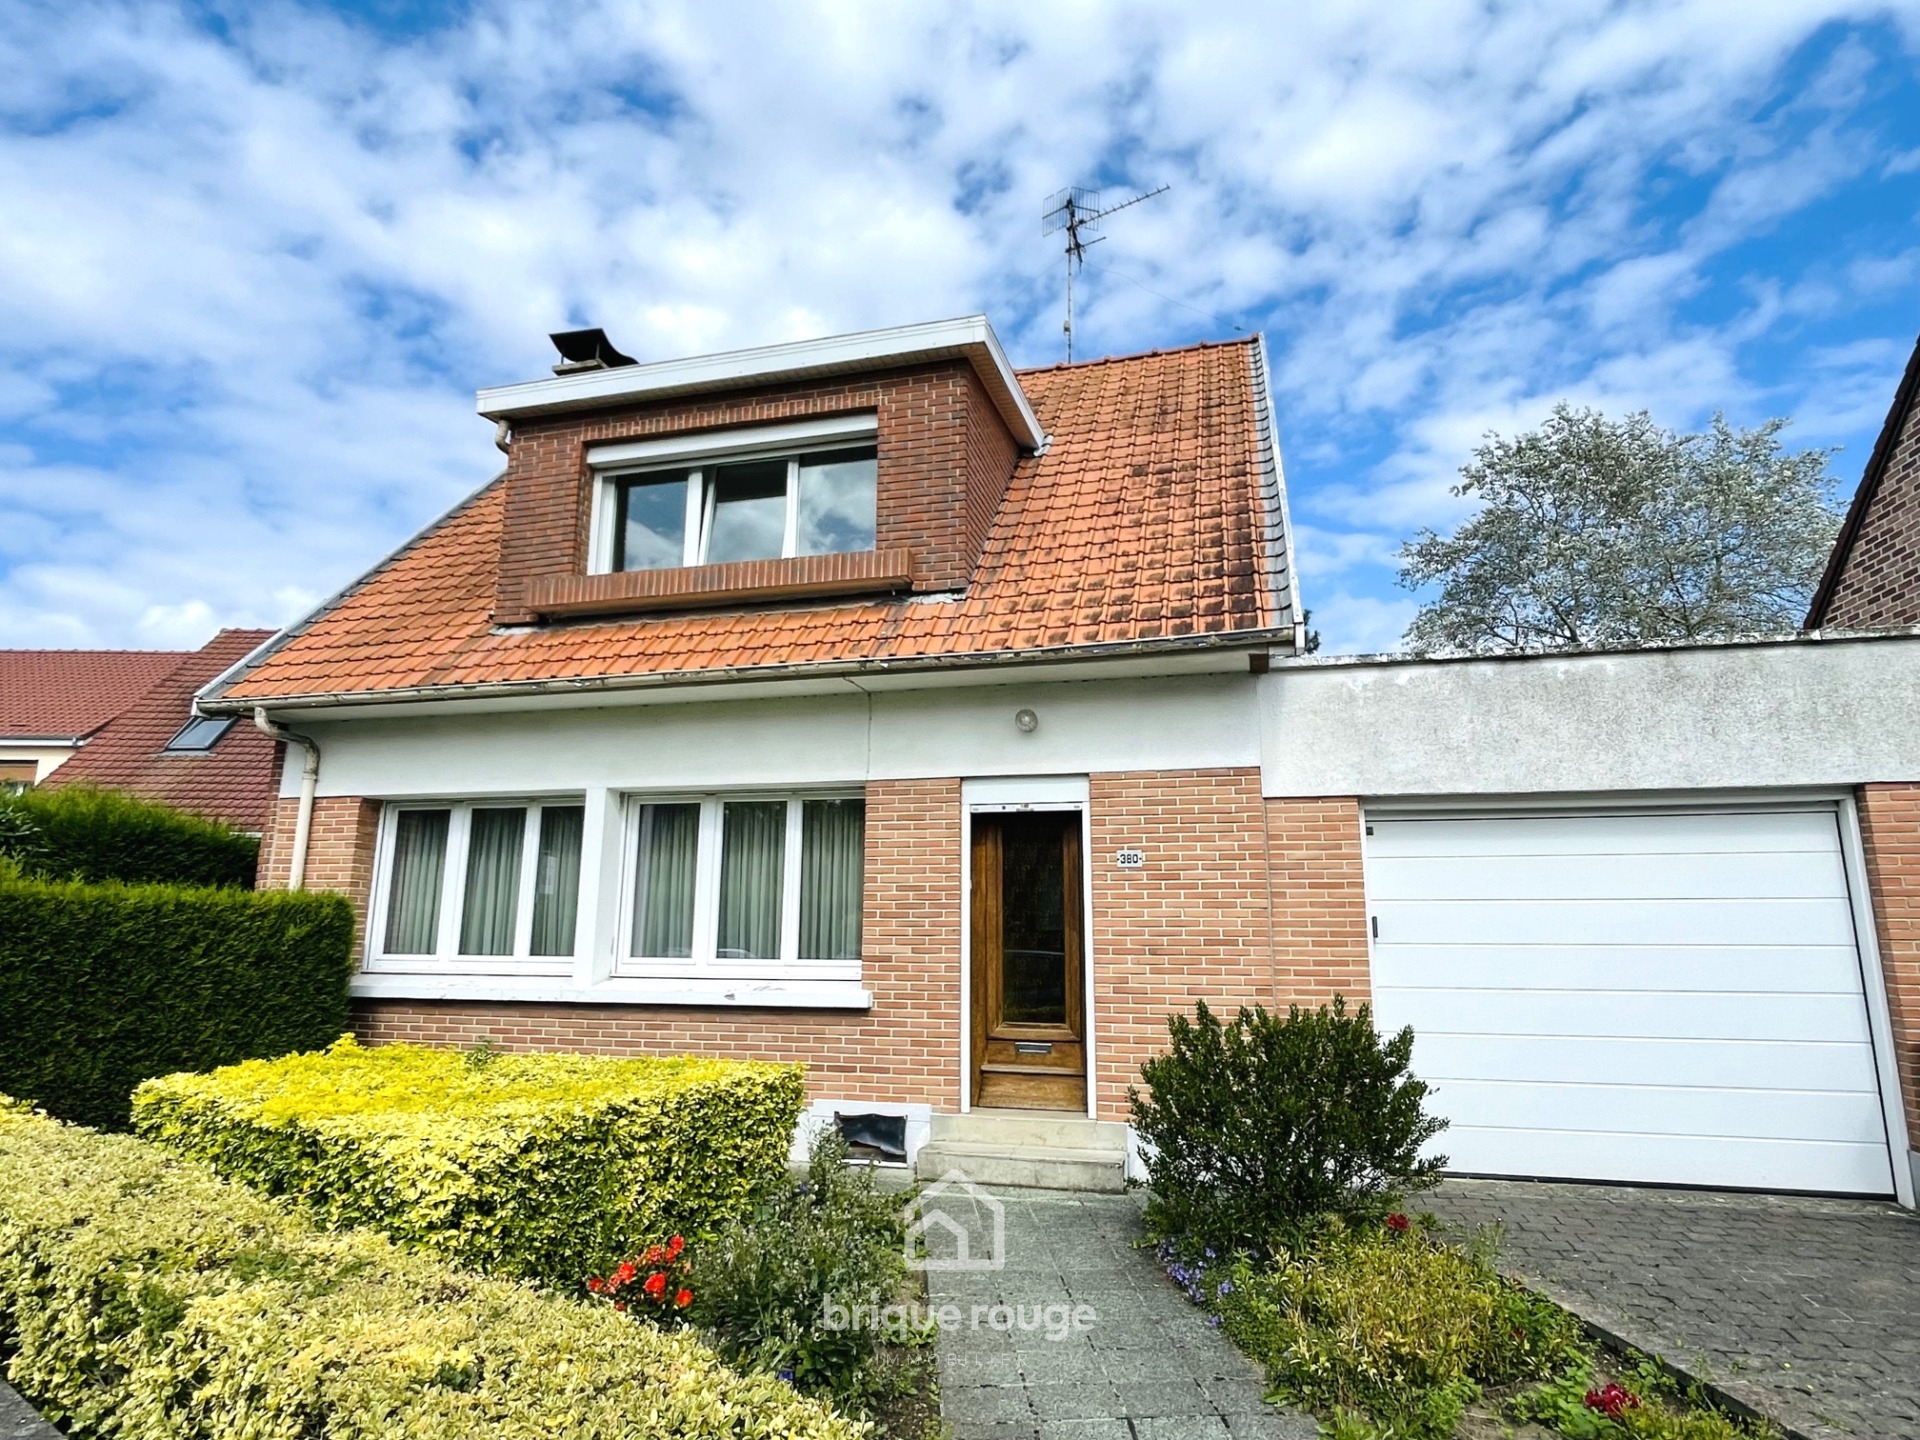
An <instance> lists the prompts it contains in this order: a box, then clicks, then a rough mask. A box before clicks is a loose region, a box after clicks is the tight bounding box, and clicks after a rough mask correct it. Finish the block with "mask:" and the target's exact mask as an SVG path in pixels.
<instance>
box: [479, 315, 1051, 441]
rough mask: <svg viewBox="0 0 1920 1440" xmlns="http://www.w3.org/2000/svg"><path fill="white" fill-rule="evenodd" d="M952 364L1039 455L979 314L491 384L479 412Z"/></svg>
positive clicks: (494, 415)
mask: <svg viewBox="0 0 1920 1440" xmlns="http://www.w3.org/2000/svg"><path fill="white" fill-rule="evenodd" d="M957 358H964V359H966V360H968V361H969V362H971V364H972V365H973V368H974V370H975V371H976V372H977V373H978V374H979V376H980V380H981V383H983V384H984V385H985V386H986V387H987V393H988V394H989V395H991V396H992V397H993V402H994V407H995V408H996V409H997V410H999V412H1000V416H1001V418H1002V419H1003V420H1005V421H1006V423H1007V428H1008V429H1009V430H1011V431H1012V432H1013V438H1014V439H1015V440H1016V441H1018V442H1019V443H1020V444H1021V445H1022V446H1024V447H1025V448H1026V449H1029V450H1037V449H1039V448H1040V446H1041V444H1042V443H1043V442H1044V440H1045V438H1046V437H1045V434H1044V432H1043V431H1042V430H1041V428H1040V421H1039V420H1038V419H1037V418H1036V417H1035V415H1034V413H1033V407H1032V406H1031V405H1029V404H1028V403H1027V397H1026V393H1025V392H1024V391H1023V390H1021V388H1020V381H1019V378H1018V377H1017V376H1016V375H1015V374H1014V373H1013V366H1012V365H1011V364H1010V363H1009V362H1008V360H1007V354H1006V351H1004V350H1002V349H1001V348H1000V341H999V339H998V338H997V337H996V336H995V335H994V333H993V327H992V326H991V325H989V324H988V323H987V317H986V316H984V315H965V316H961V317H960V318H958V319H954V320H932V321H928V322H926V323H924V324H920V325H897V326H894V327H892V328H890V329H886V330H862V331H858V332H856V333H854V334H851V335H830V336H827V337H826V338H824V339H820V340H797V341H790V342H788V343H787V344H784V345H761V346H756V347H755V348H753V349H751V350H729V351H725V352H724V353H722V354H718V355H695V356H691V357H689V358H687V359H684V360H659V361H654V362H652V363H649V364H645V365H621V366H616V367H614V368H613V369H609V370H582V371H579V372H577V373H575V374H572V375H556V376H554V377H553V378H552V379H550V380H525V381H522V382H520V383H519V384H517V385H496V386H492V387H490V388H488V389H485V390H482V391H480V392H479V395H478V397H477V407H478V409H479V412H480V413H481V414H482V415H484V416H486V418H487V419H489V420H517V419H523V418H527V417H531V416H536V415H552V414H557V413H559V412H562V411H566V410H581V409H587V408H597V407H601V406H605V405H610V404H615V403H618V402H620V401H623V400H634V401H638V400H657V399H663V398H666V397H668V396H673V395H685V394H690V393H694V392H697V391H702V390H721V389H736V388H738V387H739V386H741V385H743V384H770V383H773V382H775V381H780V380H804V379H811V378H814V377H820V376H828V375H840V374H848V373H852V372H855V371H861V370H876V369H880V368H883V367H885V366H892V365H912V364H919V363H922V362H925V361H929V360H945V359H957Z"/></svg>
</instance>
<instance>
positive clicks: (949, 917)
mask: <svg viewBox="0 0 1920 1440" xmlns="http://www.w3.org/2000/svg"><path fill="white" fill-rule="evenodd" d="M866 794H867V858H866V865H867V883H866V902H865V909H866V914H865V918H864V934H863V936H862V949H863V950H864V952H865V960H864V964H863V966H862V970H863V978H864V980H865V983H866V987H867V989H868V990H870V991H871V992H872V993H873V1008H872V1009H870V1010H865V1011H833V1010H743V1009H737V1008H734V1007H731V1006H729V1007H727V1008H724V1009H718V1008H716V1009H710V1010H708V1009H698V1008H689V1007H685V1006H671V1007H667V1006H638V1005H500V1004H479V1005H470V1004H427V1003H421V1002H415V1001H405V1002H383V1003H379V1004H362V1005H359V1006H356V1007H355V1029H356V1030H357V1031H358V1032H359V1034H360V1037H361V1039H363V1040H365V1041H366V1042H368V1043H370V1044H378V1043H381V1042H383V1041H392V1040H410V1041H414V1042H416V1043H418V1044H424V1045H460V1046H465V1045H471V1044H473V1043H475V1042H476V1041H478V1040H481V1039H487V1040H491V1041H492V1042H493V1043H494V1044H495V1045H498V1046H500V1047H501V1048H503V1049H510V1050H541V1049H565V1050H597V1051H603V1052H606V1053H609V1054H618V1055H676V1054H686V1053H688V1052H690V1051H697V1052H699V1053H701V1054H707V1055H724V1056H733V1057H737V1058H741V1059H748V1058H751V1059H760V1060H798V1061H804V1062H805V1063H806V1064H807V1065H808V1066H809V1067H811V1068H810V1072H809V1076H808V1083H809V1088H810V1089H811V1090H812V1092H813V1093H814V1094H816V1095H822V1096H831V1097H833V1098H836V1099H848V1100H891V1101H896V1102H916V1101H917V1102H922V1103H925V1104H930V1105H932V1106H934V1107H935V1108H936V1109H940V1110H954V1109H957V1108H958V1107H959V1099H960V1041H959V1036H960V782H959V781H958V780H892V781H874V782H873V783H871V784H869V785H868V786H867V790H866Z"/></svg>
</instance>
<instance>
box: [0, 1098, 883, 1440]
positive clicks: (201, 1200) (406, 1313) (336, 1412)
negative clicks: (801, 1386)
mask: <svg viewBox="0 0 1920 1440" xmlns="http://www.w3.org/2000/svg"><path fill="white" fill-rule="evenodd" d="M0 1105H3V1106H6V1107H7V1108H0V1349H6V1350H11V1351H13V1352H14V1353H13V1360H12V1363H11V1365H10V1366H9V1375H10V1377H11V1379H12V1380H13V1383H14V1384H15V1385H16V1386H18V1387H19V1388H20V1389H21V1390H22V1391H24V1392H25V1393H26V1394H27V1395H28V1396H29V1397H30V1398H31V1399H32V1400H34V1401H35V1402H36V1403H37V1404H38V1405H39V1407H40V1408H41V1410H42V1411H43V1412H45V1413H46V1414H48V1415H49V1416H50V1417H51V1418H53V1419H54V1420H56V1421H59V1422H64V1423H65V1424H66V1426H67V1428H68V1429H69V1430H70V1432H71V1433H73V1434H74V1435H76V1436H101V1437H115V1440H282V1437H284V1440H301V1437H306V1436H314V1435H325V1436H327V1437H328V1440H362V1437H364V1440H375V1437H380V1440H390V1437H402V1440H463V1437H473V1440H482V1437H485V1440H536V1437H537V1440H551V1437H553V1436H558V1435H566V1436H570V1437H580V1440H599V1437H603V1436H604V1437H609V1440H614V1437H618V1440H653V1437H662V1440H665V1437H675V1440H704V1437H715V1440H718V1437H727V1440H759V1437H766V1440H774V1437H786V1436H796V1437H817V1440H843V1437H844V1440H851V1437H856V1436H859V1435H862V1434H864V1433H865V1432H866V1427H865V1426H862V1425H858V1424H855V1423H853V1422H851V1421H848V1420H846V1419H844V1418H842V1417H840V1416H837V1415H835V1414H833V1413H832V1412H831V1411H830V1410H828V1409H827V1408H825V1407H824V1406H822V1405H820V1404H818V1403H816V1402H813V1401H809V1400H805V1399H802V1398H801V1397H800V1396H799V1395H797V1394H796V1393H795V1392H794V1391H793V1390H792V1389H791V1388H790V1387H789V1386H787V1385H785V1384H783V1383H782V1382H781V1381H779V1380H777V1379H774V1378H772V1377H770V1376H764V1375H741V1374H739V1373H738V1372H736V1371H733V1370H730V1369H728V1368H727V1367H726V1366H725V1365H723V1364H722V1363H721V1362H720V1361H719V1360H718V1359H717V1358H716V1357H715V1356H714V1354H713V1353H712V1351H710V1350H708V1349H707V1348H706V1347H705V1346H703V1345H702V1344H700V1343H699V1342H698V1341H697V1340H695V1339H693V1338H691V1335H690V1334H689V1333H688V1332H685V1331H681V1332H676V1333H671V1334H669V1333H665V1332H662V1331H658V1330H655V1329H653V1328H651V1327H649V1326H645V1325H639V1324H636V1323H635V1322H634V1321H632V1320H630V1319H628V1318H627V1317H626V1316H623V1315H617V1314H615V1313H613V1311H611V1310H610V1309H606V1308H603V1307H589V1306H588V1305H586V1304H584V1303H582V1302H579V1301H575V1300H570V1299H564V1298H561V1297H558V1296H555V1295H552V1294H548V1293H544V1292H541V1291H537V1290H534V1289H532V1288H530V1287H528V1286H526V1285H523V1284H519V1283H516V1282H513V1281H508V1280H490V1279H485V1278H481V1277H478V1276H472V1275H467V1274H463V1273H461V1272H459V1271H454V1270H449V1269H447V1268H446V1267H444V1266H442V1265H441V1264H440V1263H439V1262H438V1261H436V1260H435V1259H434V1258H432V1257H430V1256H427V1255H424V1254H420V1253H418V1252H408V1251H404V1250H397V1249H395V1248H394V1247H393V1246H391V1245H390V1244H389V1243H388V1242H387V1241H385V1240H384V1239H382V1238H381V1237H379V1236H378V1235H374V1234H371V1233H369V1232H367V1231H364V1230H348V1231H337V1232H326V1231H318V1230H316V1229H314V1228H313V1227H312V1226H311V1225H310V1224H309V1223H308V1222H307V1221H306V1220H305V1219H304V1218H303V1217H301V1216H299V1215H298V1214H296V1213H293V1212H290V1211H288V1210H286V1209H285V1208H283V1207H281V1206H278V1205H276V1204H274V1203H273V1202H271V1201H267V1200H264V1199H261V1198H260V1197H258V1196H255V1195H252V1194H249V1193H248V1192H247V1191H245V1190H244V1189H241V1188H239V1187H237V1186H231V1185H227V1184H224V1183H222V1182H221V1181H220V1180H219V1179H218V1178H217V1177H216V1176H215V1175H214V1174H213V1173H212V1172H211V1171H210V1170H209V1169H207V1168H206V1167H205V1166H202V1165H199V1164H196V1163H194V1162H192V1161H188V1160H182V1159H179V1158H178V1157H175V1156H172V1155H169V1154H168V1153H167V1152H165V1151H163V1150H160V1149H157V1148H156V1147H154V1146H152V1145H148V1144H146V1143H145V1142H143V1141H140V1140H135V1139H133V1138H131V1137H129V1136H124V1135H105V1134H101V1133H99V1132H97V1131H92V1130H84V1129H81V1128H79V1127H77V1126H68V1125H63V1124H61V1123H59V1122H58V1121H54V1120H49V1119H47V1118H45V1117H44V1116H40V1115H36V1114H30V1113H27V1112H25V1111H23V1110H21V1109H19V1108H15V1107H12V1106H11V1102H5V1101H4V1100H3V1099H0Z"/></svg>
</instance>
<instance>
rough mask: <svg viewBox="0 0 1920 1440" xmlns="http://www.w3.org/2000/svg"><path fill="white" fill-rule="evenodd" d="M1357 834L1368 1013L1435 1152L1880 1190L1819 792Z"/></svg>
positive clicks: (1501, 1161)
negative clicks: (1418, 1103)
mask: <svg viewBox="0 0 1920 1440" xmlns="http://www.w3.org/2000/svg"><path fill="white" fill-rule="evenodd" d="M1365 830H1366V837H1365V838H1366V883H1367V896H1368V910H1369V915H1370V919H1371V925H1372V928H1373V942H1372V975H1373V997H1374V1008H1375V1014H1376V1018H1377V1022H1378V1024H1379V1025H1380V1027H1381V1029H1382V1030H1383V1031H1385V1030H1395V1029H1398V1028H1399V1027H1400V1026H1402V1025H1411V1026H1413V1028H1414V1034H1415V1037H1416V1038H1415V1047H1414V1068H1415V1071H1416V1072H1417V1073H1418V1074H1419V1075H1420V1077H1421V1078H1422V1079H1424V1080H1426V1081H1428V1082H1429V1083H1430V1084H1431V1085H1433V1086H1434V1090H1435V1094H1434V1096H1433V1099H1432V1104H1433V1106H1434V1108H1435V1110H1436V1111H1438V1113H1440V1114H1442V1115H1445V1116H1446V1117H1447V1118H1448V1119H1449V1120H1450V1121H1451V1122H1452V1123H1451V1126H1450V1128H1449V1129H1448V1130H1447V1131H1446V1132H1445V1133H1444V1134H1443V1135H1442V1136H1441V1137H1440V1138H1439V1140H1438V1141H1437V1142H1436V1143H1435V1146H1434V1149H1435V1150H1436V1151H1438V1152H1439V1153H1443V1154H1445V1155H1446V1156H1448V1169H1449V1170H1452V1171H1454V1172H1456V1173H1462V1174H1480V1175H1521V1176H1540V1177H1555V1178H1565V1179H1587V1180H1615V1181H1630V1182H1645V1183H1653V1184H1670V1185H1704V1186H1722V1187H1734V1188H1741V1187H1752V1188H1756V1189H1769V1190H1807V1191H1824V1192H1836V1193H1852V1194H1870V1195H1887V1194H1891V1193H1893V1189H1894V1184H1893V1172H1892V1166H1891V1161H1890V1158H1889V1153H1890V1152H1889V1145H1888V1139H1887V1131H1886V1121H1885V1117H1884V1114H1883V1111H1882V1107H1881V1100H1880V1091H1879V1084H1878V1067H1877V1065H1876V1062H1875V1055H1874V1045H1873V1036H1872V1032H1871V1029H1870V1023H1869V1016H1868V1007H1867V1002H1866V992H1865V987H1864V980H1863V968H1862V964H1861V957H1860V951H1859V947H1858V945H1857V944H1856V941H1855V935H1854V915H1853V906H1852V901H1851V898H1850V895H1849V891H1848V881H1847V871H1846V866H1845V864H1844V862H1843V859H1842V848H1841V839H1840V828H1839V816H1838V814H1837V813H1836V810H1835V808H1834V807H1833V806H1831V805H1825V806H1799V807H1781V808H1775V809H1763V808H1746V809H1722V810H1714V811H1698V810H1696V811H1692V812H1672V811H1648V810H1642V811H1637V812H1607V813H1599V812H1576V813H1556V814H1524V813H1523V814H1504V815H1501V814H1486V813H1475V814H1457V813H1456V814H1418V813H1401V814H1392V813H1387V812H1381V811H1373V812H1369V814H1368V815H1367V819H1366V825H1365Z"/></svg>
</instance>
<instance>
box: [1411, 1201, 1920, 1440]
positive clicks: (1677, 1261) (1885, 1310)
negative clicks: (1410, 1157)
mask: <svg viewBox="0 0 1920 1440" xmlns="http://www.w3.org/2000/svg"><path fill="white" fill-rule="evenodd" d="M1424 1208H1427V1209H1431V1210H1432V1211H1433V1212H1434V1213H1435V1214H1437V1215H1439V1216H1441V1217H1442V1218H1443V1219H1445V1220H1447V1221H1449V1222H1453V1223H1457V1224H1462V1225H1468V1226H1478V1225H1482V1224H1488V1223H1491V1222H1494V1221H1500V1222H1503V1223H1504V1225H1505V1227H1506V1240H1505V1243H1504V1246H1503V1251H1504V1259H1503V1261H1502V1264H1503V1265H1504V1266H1505V1267H1506V1268H1507V1269H1509V1270H1511V1271H1513V1272H1514V1273H1516V1274H1517V1275H1520V1276H1522V1277H1524V1278H1525V1279H1527V1280H1528V1281H1530V1282H1532V1283H1534V1284H1535V1285H1537V1286H1538V1287H1539V1288H1540V1289H1542V1290H1544V1291H1545V1292H1546V1293H1547V1294H1549V1295H1551V1296H1552V1297H1553V1298H1554V1299H1556V1300H1558V1301H1560V1302H1561V1303H1562V1304H1564V1305H1566V1306H1567V1307H1568V1308H1569V1309H1571V1310H1574V1311H1576V1312H1578V1313H1579V1314H1580V1315H1581V1316H1582V1317H1584V1318H1586V1319H1588V1320H1590V1321H1592V1322H1593V1323H1594V1324H1596V1325H1598V1326H1599V1327H1601V1328H1602V1329H1604V1330H1606V1331H1608V1332H1609V1333H1611V1334H1613V1335H1615V1336H1617V1337H1619V1338H1620V1339H1622V1340H1625V1341H1626V1342H1628V1343H1629V1344H1632V1345H1635V1346H1637V1347H1638V1348H1640V1349H1642V1350H1646V1351H1650V1352H1652V1353H1654V1354H1658V1355H1661V1356H1663V1357H1664V1358H1665V1359H1666V1360H1668V1361H1669V1362H1670V1363H1672V1364H1674V1365H1677V1366H1680V1367H1682V1368H1684V1369H1686V1370H1687V1371H1688V1372H1689V1373H1691V1374H1693V1375H1695V1376H1697V1377H1699V1378H1701V1379H1703V1380H1710V1381H1712V1382H1713V1383H1714V1384H1716V1385H1718V1386H1719V1387H1720V1388H1721V1389H1723V1390H1724V1391H1726V1392H1727V1393H1728V1394H1729V1395H1731V1396H1732V1397H1733V1398H1735V1399H1737V1400H1739V1401H1741V1402H1743V1403H1745V1404H1747V1405H1750V1406H1752V1407H1753V1408H1754V1409H1756V1410H1759V1411H1761V1412H1762V1413H1764V1414H1767V1415H1770V1416H1772V1417H1773V1418H1774V1419H1775V1420H1776V1421H1778V1422H1779V1423H1780V1424H1782V1425H1783V1426H1786V1427H1788V1428H1789V1429H1790V1430H1792V1431H1795V1432H1797V1433H1798V1434H1800V1435H1803V1436H1810V1437H1816V1440H1828V1437H1838V1436H1843V1435H1845V1436H1856V1437H1866V1436H1873V1437H1889V1440H1892V1437H1899V1440H1913V1437H1916V1436H1920V1219H1916V1218H1915V1217H1914V1216H1913V1215H1911V1214H1909V1213H1908V1212H1906V1211H1903V1210H1900V1209H1898V1208H1896V1207H1895V1206H1893V1205H1891V1204H1885V1203H1875V1202H1871V1201H1846V1200H1813V1199H1801V1198H1795V1197H1786V1196H1777V1195H1731V1194H1714V1193H1704V1192H1700V1191H1688V1190H1641V1189H1626V1188H1621V1187H1615V1186H1602V1185H1552V1184H1542V1183H1534V1182H1528V1181H1504V1180H1449V1181H1447V1182H1446V1183H1445V1184H1444V1185H1442V1186H1441V1187H1440V1189H1439V1190H1438V1191H1436V1192H1435V1193H1434V1194H1433V1195H1432V1196H1430V1197H1427V1198H1426V1199H1425V1200H1424Z"/></svg>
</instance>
